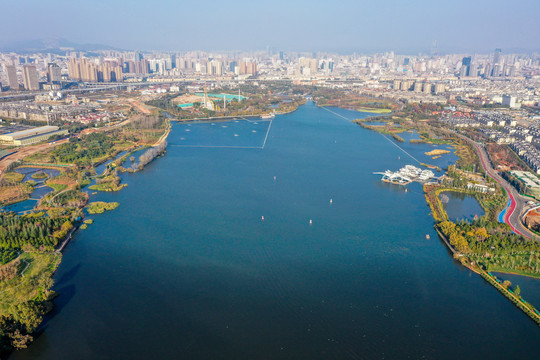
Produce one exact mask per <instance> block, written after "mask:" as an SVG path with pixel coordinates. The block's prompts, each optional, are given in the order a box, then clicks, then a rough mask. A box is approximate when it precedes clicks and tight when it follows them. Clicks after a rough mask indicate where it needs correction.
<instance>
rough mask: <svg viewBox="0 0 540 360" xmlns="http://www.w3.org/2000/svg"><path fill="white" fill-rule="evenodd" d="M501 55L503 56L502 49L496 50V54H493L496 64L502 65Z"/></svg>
mask: <svg viewBox="0 0 540 360" xmlns="http://www.w3.org/2000/svg"><path fill="white" fill-rule="evenodd" d="M501 55H502V50H501V49H495V54H493V63H494V64H500V63H501Z"/></svg>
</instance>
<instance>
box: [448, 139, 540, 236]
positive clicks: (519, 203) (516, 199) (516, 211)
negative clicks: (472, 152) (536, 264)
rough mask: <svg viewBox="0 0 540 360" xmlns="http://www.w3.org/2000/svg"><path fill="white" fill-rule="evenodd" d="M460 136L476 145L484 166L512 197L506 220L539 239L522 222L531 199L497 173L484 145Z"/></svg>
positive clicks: (526, 234) (519, 229)
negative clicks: (522, 215) (522, 194)
mask: <svg viewBox="0 0 540 360" xmlns="http://www.w3.org/2000/svg"><path fill="white" fill-rule="evenodd" d="M458 136H459V137H460V138H462V139H463V140H465V141H467V142H468V143H469V144H471V145H472V146H474V148H475V149H476V152H477V153H478V156H479V157H480V162H481V163H482V167H483V168H484V170H485V172H486V173H487V174H488V175H489V176H490V177H491V178H492V179H494V180H495V181H497V182H498V183H499V184H500V185H501V186H502V187H503V188H504V189H505V190H506V193H507V194H508V196H509V198H510V206H509V207H508V210H507V211H506V213H505V214H504V219H503V220H504V222H505V223H507V224H508V225H510V227H511V228H512V230H513V231H514V232H515V233H517V234H520V235H523V236H525V237H527V238H529V239H536V240H539V237H538V236H537V235H535V234H533V233H532V232H531V231H530V230H529V229H527V228H526V227H525V225H523V223H522V222H521V214H522V213H523V211H524V208H525V206H526V205H527V201H529V200H530V199H528V198H524V197H523V196H521V195H520V194H519V193H518V191H517V190H516V189H515V188H514V187H513V186H512V185H510V184H509V183H508V182H507V181H506V180H504V179H503V178H502V177H501V176H500V175H499V173H497V172H496V171H495V169H493V167H492V166H491V162H490V161H489V157H488V155H487V153H486V149H485V148H484V146H483V145H481V144H479V143H477V142H475V141H472V140H471V139H469V138H468V137H466V136H463V135H460V134H458Z"/></svg>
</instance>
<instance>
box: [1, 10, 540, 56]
mask: <svg viewBox="0 0 540 360" xmlns="http://www.w3.org/2000/svg"><path fill="white" fill-rule="evenodd" d="M0 9H1V10H2V13H3V14H4V16H2V17H1V20H0V24H1V25H2V30H0V45H6V44H14V43H17V42H21V41H23V40H31V39H52V38H63V39H68V40H69V41H72V42H75V43H80V44H84V43H99V44H106V45H110V46H114V47H118V48H122V49H131V50H134V49H139V50H165V51H186V50H263V49H266V48H267V46H270V47H272V48H274V49H276V50H284V51H328V52H341V53H352V52H358V53H369V52H377V51H387V50H395V51H396V52H398V53H418V52H424V53H426V52H429V49H430V47H431V44H432V43H433V41H437V45H438V50H439V52H441V53H451V52H469V53H487V52H490V51H493V49H495V48H502V49H504V52H510V51H511V50H525V51H532V50H538V49H540V21H538V17H539V16H540V1H539V0H514V1H509V0H504V1H503V0H409V1H406V0H371V1H365V0H325V1H319V0H288V1H284V0H272V1H267V0H259V1H257V0H252V1H246V0H228V1H218V0H203V1H197V0H192V1H184V0H0Z"/></svg>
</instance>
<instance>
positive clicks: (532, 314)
mask: <svg viewBox="0 0 540 360" xmlns="http://www.w3.org/2000/svg"><path fill="white" fill-rule="evenodd" d="M373 117H375V116H373ZM365 119H368V118H364V119H362V120H365ZM357 124H358V125H359V126H360V127H361V128H364V129H366V130H370V131H375V130H373V129H370V128H367V127H364V126H361V125H360V124H359V123H357ZM477 156H479V155H478V154H477ZM494 180H495V179H494ZM503 190H505V189H504V187H503ZM445 191H455V192H461V193H467V191H460V189H444V188H443V189H437V190H435V196H436V199H435V201H437V202H438V203H440V199H439V194H440V193H442V192H445ZM424 195H425V196H424V197H425V199H426V203H427V205H428V206H429V207H430V209H431V215H432V217H433V219H434V220H435V221H442V220H445V219H447V218H448V215H447V214H446V211H445V210H444V207H443V206H442V204H432V201H431V200H430V198H429V196H428V192H427V191H426V190H425V189H424ZM479 203H480V205H481V206H482V208H483V209H484V211H485V212H486V214H487V213H488V211H487V209H486V208H485V207H484V204H483V203H482V202H480V201H479ZM436 207H437V208H439V207H440V209H436ZM439 210H440V211H439ZM439 212H440V213H441V215H442V217H443V219H437V218H438V216H436V213H439ZM433 226H434V228H435V230H436V231H437V234H438V235H439V238H440V239H441V240H442V241H443V243H444V244H445V245H446V247H447V248H448V249H449V250H450V251H451V252H452V254H453V257H454V259H456V260H459V261H460V263H461V265H462V266H464V267H466V268H467V269H469V270H471V271H472V272H474V273H476V274H478V275H480V276H481V277H482V278H483V279H484V280H485V281H486V282H488V283H489V284H490V285H492V286H493V287H495V288H496V289H497V290H498V291H499V292H500V293H502V294H503V295H504V296H505V297H506V298H508V299H509V300H510V301H512V303H514V305H515V306H517V307H518V308H519V309H520V310H521V311H523V312H524V313H525V314H526V315H527V316H528V317H529V318H530V319H531V320H533V321H534V322H535V323H536V324H537V325H539V326H540V313H538V310H537V309H536V308H535V307H534V305H532V304H529V303H526V302H525V300H523V298H521V297H517V296H516V295H514V294H513V292H511V290H509V289H506V288H504V287H503V286H502V285H500V284H499V283H498V282H497V281H496V280H495V279H494V278H493V275H492V274H490V273H489V272H488V271H486V270H483V269H480V268H478V267H477V266H475V265H474V262H473V263H471V262H470V260H469V259H468V258H467V257H466V254H462V253H460V252H459V251H457V250H456V249H455V248H454V247H453V246H452V245H451V244H450V242H449V241H448V239H447V238H446V236H445V235H444V234H443V233H442V232H441V231H440V230H439V228H438V226H437V223H435V224H434V225H433ZM493 271H494V272H498V273H501V274H505V273H507V274H515V275H519V276H525V277H530V278H533V279H540V277H536V276H528V275H524V274H516V273H512V272H506V271H501V270H493ZM526 304H529V305H530V306H531V307H532V309H531V308H529V307H528V306H527V305H526Z"/></svg>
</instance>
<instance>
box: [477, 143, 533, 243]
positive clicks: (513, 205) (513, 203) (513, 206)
mask: <svg viewBox="0 0 540 360" xmlns="http://www.w3.org/2000/svg"><path fill="white" fill-rule="evenodd" d="M474 147H475V148H476V151H477V152H478V156H479V157H480V161H481V162H482V167H483V168H484V171H485V172H487V173H488V174H489V176H491V178H492V179H494V180H495V181H496V182H498V183H499V185H501V186H502V187H503V188H504V189H505V190H506V193H507V194H508V196H509V197H510V206H509V207H508V209H506V212H505V213H504V216H503V220H504V222H505V223H506V224H508V226H510V228H512V231H513V232H515V233H516V234H519V235H523V234H522V233H520V232H519V231H518V230H517V229H516V228H515V227H514V226H513V225H512V224H511V223H510V216H511V215H512V214H513V213H514V210H515V209H516V199H514V196H513V195H512V192H511V191H510V189H508V188H506V187H505V186H504V184H503V183H502V182H501V181H500V180H499V179H498V178H497V177H496V176H494V175H493V174H492V173H490V172H489V170H488V169H487V167H486V164H485V163H484V157H483V156H482V151H481V150H480V148H479V147H478V145H477V144H474Z"/></svg>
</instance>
